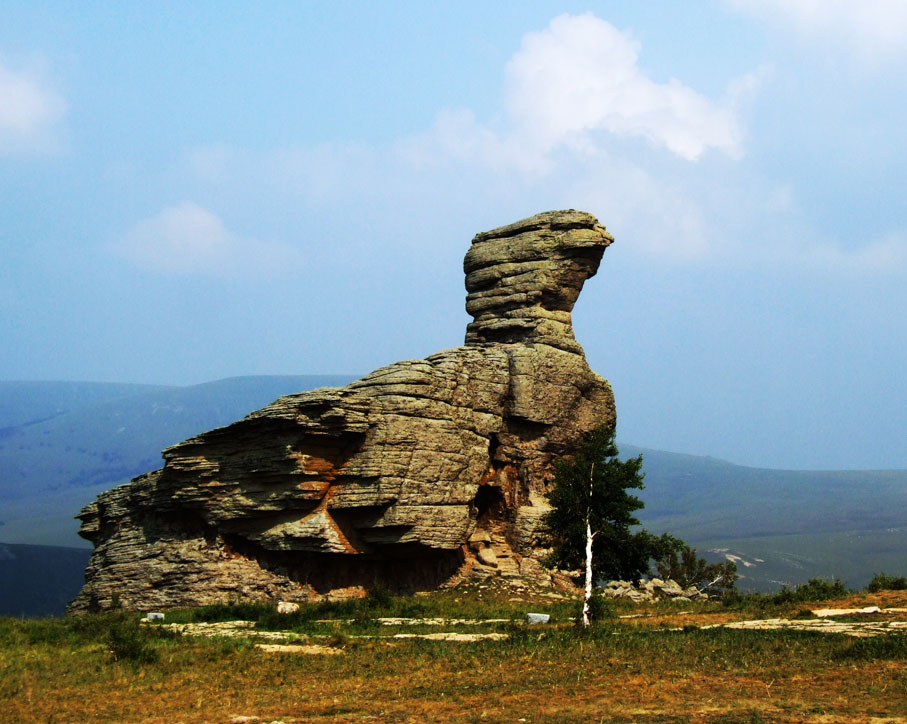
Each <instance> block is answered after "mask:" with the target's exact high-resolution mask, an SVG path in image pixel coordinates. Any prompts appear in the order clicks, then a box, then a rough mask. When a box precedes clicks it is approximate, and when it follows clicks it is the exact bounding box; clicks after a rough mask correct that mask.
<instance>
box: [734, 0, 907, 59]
mask: <svg viewBox="0 0 907 724" xmlns="http://www.w3.org/2000/svg"><path fill="white" fill-rule="evenodd" d="M727 2H728V4H729V5H730V6H731V7H732V8H734V9H735V10H739V11H741V12H744V13H746V14H748V15H750V16H753V17H757V18H759V19H761V20H764V21H766V22H768V23H771V24H773V25H778V26H781V27H783V28H785V29H793V30H795V31H796V32H797V33H799V34H800V35H803V36H806V37H811V38H816V39H824V40H828V41H832V42H834V43H836V46H835V50H838V48H839V47H844V48H846V49H848V50H850V51H851V52H852V53H854V54H856V55H857V56H859V57H861V58H862V59H864V60H868V61H871V62H878V61H882V60H885V59H888V58H891V57H893V56H895V55H903V54H904V53H907V3H905V2H903V0H727Z"/></svg>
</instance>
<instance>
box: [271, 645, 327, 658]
mask: <svg viewBox="0 0 907 724" xmlns="http://www.w3.org/2000/svg"><path fill="white" fill-rule="evenodd" d="M255 648H256V649H261V650H262V651H267V652H268V653H273V654H310V655H322V654H325V655H327V656H336V655H337V654H342V653H343V651H342V650H341V649H338V648H335V647H333V646H319V645H318V644H255Z"/></svg>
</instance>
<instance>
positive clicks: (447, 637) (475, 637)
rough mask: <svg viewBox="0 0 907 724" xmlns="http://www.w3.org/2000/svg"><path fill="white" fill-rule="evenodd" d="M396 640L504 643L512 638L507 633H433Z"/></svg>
mask: <svg viewBox="0 0 907 724" xmlns="http://www.w3.org/2000/svg"><path fill="white" fill-rule="evenodd" d="M394 638H395V639H427V640H428V641H459V642H467V643H468V642H470V641H504V640H505V639H508V638H510V637H509V636H508V635H507V634H505V633H471V634H466V633H452V632H450V633H447V632H445V633H431V634H405V633H398V634H394Z"/></svg>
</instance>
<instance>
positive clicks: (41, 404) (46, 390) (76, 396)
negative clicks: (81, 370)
mask: <svg viewBox="0 0 907 724" xmlns="http://www.w3.org/2000/svg"><path fill="white" fill-rule="evenodd" d="M155 389H158V390H162V389H165V388H164V387H163V386H161V385H130V384H116V383H112V382H0V436H2V435H3V434H4V431H6V434H9V432H11V431H10V430H7V428H15V427H17V426H19V425H27V424H29V423H33V422H41V421H42V420H48V419H50V418H52V417H56V416H57V415H62V414H65V413H67V412H71V411H72V410H77V409H79V408H80V407H85V406H86V405H93V404H95V403H98V402H103V401H105V400H112V399H115V398H117V397H129V396H131V395H136V394H139V393H141V392H149V391H151V390H155Z"/></svg>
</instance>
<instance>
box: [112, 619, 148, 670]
mask: <svg viewBox="0 0 907 724" xmlns="http://www.w3.org/2000/svg"><path fill="white" fill-rule="evenodd" d="M149 638H150V636H149V631H148V629H147V627H144V626H142V625H141V624H140V623H139V619H138V618H136V617H135V616H120V617H118V618H117V619H115V620H114V621H113V623H111V624H110V626H109V628H108V629H107V636H106V643H107V645H108V647H109V648H110V652H111V653H112V654H113V659H114V661H129V662H130V663H135V664H151V663H154V662H155V661H157V660H158V658H159V655H158V652H157V649H155V648H154V647H153V646H151V644H150V643H149Z"/></svg>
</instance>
